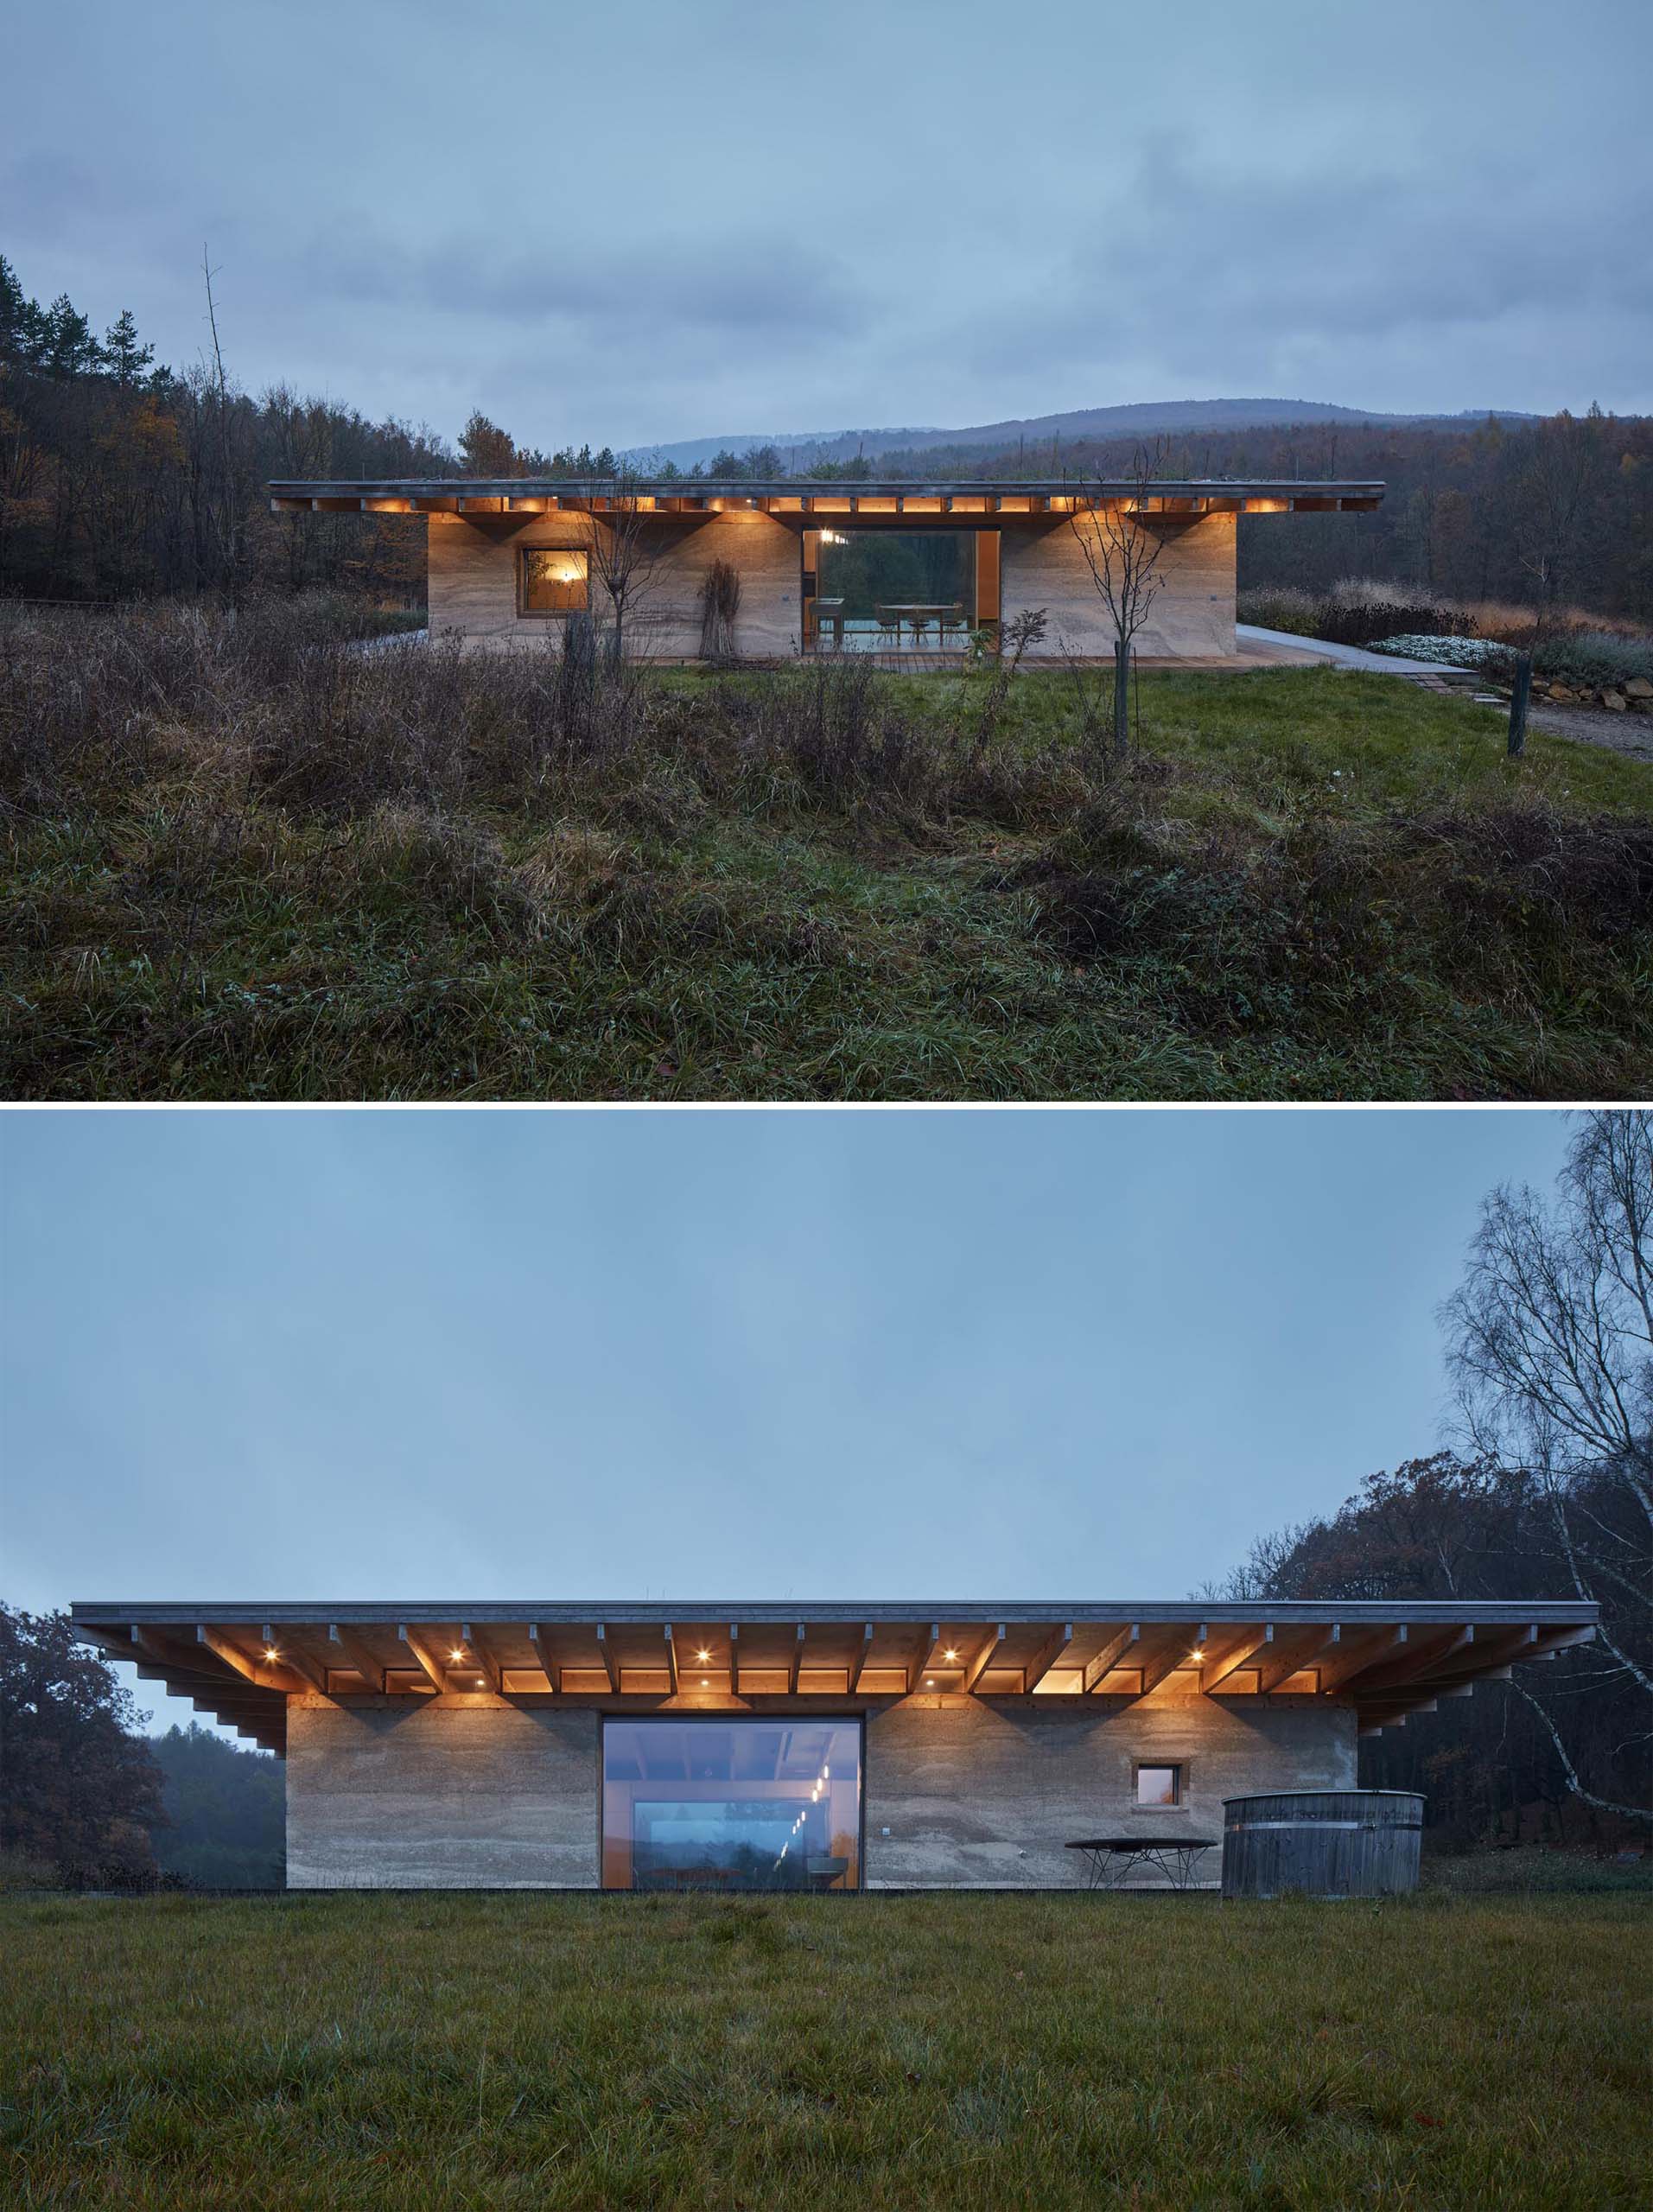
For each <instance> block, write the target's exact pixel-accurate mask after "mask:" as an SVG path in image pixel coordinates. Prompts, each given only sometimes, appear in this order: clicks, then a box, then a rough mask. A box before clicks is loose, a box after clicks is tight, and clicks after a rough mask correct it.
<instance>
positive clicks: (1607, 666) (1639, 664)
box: [1533, 630, 1653, 691]
mask: <svg viewBox="0 0 1653 2212" xmlns="http://www.w3.org/2000/svg"><path fill="white" fill-rule="evenodd" d="M1533 666H1534V668H1535V669H1536V671H1538V673H1539V675H1540V676H1542V677H1547V678H1548V680H1549V681H1550V682H1551V683H1570V684H1574V685H1575V686H1576V687H1577V688H1578V689H1579V690H1581V691H1605V690H1612V689H1613V688H1615V687H1617V686H1619V685H1623V684H1625V683H1629V682H1630V681H1631V677H1637V676H1644V677H1648V678H1649V680H1650V681H1653V638H1639V639H1637V638H1623V637H1615V636H1614V635H1613V634H1612V632H1609V631H1605V630H1583V631H1574V632H1568V633H1567V634H1565V635H1563V636H1561V637H1559V638H1554V639H1547V640H1546V641H1545V642H1544V643H1543V644H1542V645H1540V646H1539V647H1538V648H1537V650H1536V651H1535V653H1534V655H1533Z"/></svg>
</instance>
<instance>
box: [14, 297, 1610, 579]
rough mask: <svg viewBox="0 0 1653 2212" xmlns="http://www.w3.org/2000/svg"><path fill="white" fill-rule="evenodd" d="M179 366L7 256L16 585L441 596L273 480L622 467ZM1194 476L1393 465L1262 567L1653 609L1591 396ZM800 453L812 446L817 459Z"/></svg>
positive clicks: (1300, 525)
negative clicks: (30, 286)
mask: <svg viewBox="0 0 1653 2212" xmlns="http://www.w3.org/2000/svg"><path fill="white" fill-rule="evenodd" d="M202 277H203V283H204V284H205V286H206V289H207V302H208V306H209V308H211V306H212V295H211V277H212V272H211V270H208V269H207V268H206V267H205V266H203V270H202ZM213 330H214V335H213V344H212V347H211V350H210V352H209V353H204V354H203V355H202V357H201V358H200V359H198V360H196V361H195V362H194V363H193V364H192V365H188V366H186V367H183V368H172V367H168V366H166V365H157V364H156V359H155V349H154V347H153V346H150V345H149V344H147V343H146V342H145V341H144V340H143V335H142V334H141V332H140V331H139V329H138V327H137V321H136V319H135V317H134V316H133V315H132V314H131V312H130V309H123V310H122V311H121V313H120V314H119V315H118V316H117V317H116V319H115V321H113V322H112V323H111V324H110V325H109V327H107V329H105V332H104V333H103V335H102V336H101V337H99V335H98V334H96V332H95V331H94V329H93V327H92V322H91V320H90V318H89V317H88V316H87V315H85V314H84V313H83V312H82V311H81V310H80V309H79V308H77V307H76V306H75V305H74V303H73V301H72V300H71V299H70V298H69V297H68V296H67V293H61V294H60V295H59V296H58V297H57V298H56V299H55V300H54V301H52V302H50V304H49V305H42V304H41V302H38V301H36V300H34V299H32V298H30V297H29V295H28V294H27V293H26V292H25V290H24V289H23V286H22V282H21V280H20V279H19V277H17V274H16V270H14V269H13V268H12V266H11V264H10V263H9V262H8V261H7V260H6V259H5V257H3V256H0V594H4V595H9V596H13V597H29V598H44V599H73V600H108V599H125V598H133V597H137V596H140V595H143V594H169V593H202V592H213V593H218V594H226V595H228V596H230V597H232V598H237V597H239V596H241V595H243V594H246V593H248V592H251V591H257V590H281V591H295V590H300V589H303V588H310V587H318V586H319V587H323V588H334V589H353V590H359V591H364V592H368V593H374V594H383V595H398V596H401V597H403V598H404V599H405V600H408V601H412V600H414V599H416V598H417V597H418V596H419V595H420V594H422V592H423V574H424V532H423V524H421V523H419V522H418V521H416V520H415V519H414V518H407V517H398V516H395V515H380V516H372V517H366V516H355V515H351V516H343V515H339V516H332V515H280V516H277V515H272V514H270V512H269V505H268V500H267V499H266V497H265V490H264V487H265V486H266V484H267V483H268V482H269V481H270V480H271V479H272V478H292V479H298V480H312V479H323V478H341V479H344V480H382V479H393V478H398V477H453V476H461V475H468V476H488V477H506V478H508V477H512V476H537V477H547V478H551V479H559V478H560V479H564V480H613V479H615V478H620V477H624V476H625V475H626V474H628V473H630V472H629V470H628V467H627V464H626V463H625V462H623V461H620V459H618V458H617V457H616V455H615V454H614V451H613V449H612V448H610V447H608V446H606V445H604V446H601V447H599V448H596V449H595V450H593V448H592V447H591V446H590V444H589V443H584V444H582V445H581V446H579V447H578V448H575V447H574V446H573V445H571V444H570V445H565V446H563V447H559V448H556V450H555V451H553V452H550V453H546V452H542V451H540V450H539V449H538V448H534V447H531V446H524V445H519V444H518V442H517V441H516V440H515V439H514V438H513V437H512V435H511V433H510V432H509V431H507V430H505V429H503V428H502V427H501V426H500V425H499V423H495V422H493V420H492V419H491V418H490V417H489V416H486V415H485V414H484V413H482V412H481V411H480V410H475V411H474V412H473V413H472V415H471V416H470V418H469V420H468V421H467V423H466V424H465V427H464V429H463V430H462V431H461V434H460V436H459V439H458V441H457V443H456V445H450V444H449V443H448V441H447V440H446V439H445V438H444V437H442V435H440V434H439V433H438V432H436V431H435V430H432V429H429V427H428V426H425V425H423V424H421V425H419V426H417V427H416V426H414V425H412V424H410V423H404V422H401V421H399V420H397V419H396V418H395V417H390V418H387V419H386V420H385V421H384V422H379V423H375V422H372V421H370V420H369V419H368V418H367V417H366V416H364V415H363V414H361V413H360V412H359V410H356V409H354V408H351V407H348V406H346V405H344V404H341V403H340V402H338V401H335V400H332V399H326V398H317V397H308V396H304V395H302V394H300V393H298V392H296V391H294V390H293V389H292V388H291V387H290V386H289V385H285V384H276V385H270V386H269V387H268V388H267V389H265V390H264V391H262V392H260V393H259V394H258V395H257V397H254V396H253V395H251V394H250V393H248V392H246V391H243V390H241V389H240V388H239V386H238V384H237V383H236V381H235V379H234V377H233V376H232V374H231V373H230V372H228V370H227V369H226V365H225V363H224V360H223V359H222V356H221V354H220V353H219V350H218V341H217V337H216V322H215V319H214V321H213ZM1135 451H1136V448H1135V444H1134V442H1132V441H1130V440H1124V439H1121V440H1115V441H1111V442H1109V441H1102V440H1095V439H1090V440H1085V439H1070V440H1057V441H1054V442H1052V445H1051V446H1050V447H1049V448H1046V447H1044V446H1042V445H1041V446H1039V448H1036V449H1029V448H1027V446H1026V444H1025V443H1022V444H1019V445H1017V446H1014V447H1007V448H1002V449H1001V450H999V451H996V452H993V451H989V450H988V449H986V448H981V447H968V446H961V447H959V448H947V447H940V448H929V447H926V448H925V449H924V450H923V451H922V452H915V453H904V452H901V451H899V450H892V451H890V452H887V453H885V454H881V455H880V456H879V457H878V459H877V461H876V464H875V465H874V462H873V461H869V460H868V458H867V456H866V455H865V454H864V453H862V454H856V455H855V456H854V457H852V458H849V459H847V460H819V459H815V458H811V459H810V460H809V461H807V465H806V466H804V467H802V468H800V469H798V472H797V474H798V480H799V481H802V482H849V483H854V482H864V481H866V480H868V479H869V478H870V477H872V476H873V475H874V474H877V475H880V476H893V477H901V476H917V477H922V478H925V479H934V478H937V477H942V476H947V475H969V476H981V477H985V478H988V479H989V480H992V479H995V478H1007V477H1011V476H1016V475H1023V474H1045V475H1053V476H1066V477H1071V478H1073V479H1076V480H1089V479H1092V478H1096V477H1099V476H1100V477H1115V476H1126V475H1128V474H1129V473H1130V469H1131V467H1132V464H1133V460H1134V456H1135ZM1159 452H1160V474H1164V475H1166V476H1170V477H1180V476H1207V477H1218V476H1228V477H1245V476H1264V477H1284V478H1287V479H1294V480H1303V479H1307V478H1330V477H1338V476H1341V477H1345V478H1349V477H1353V478H1382V479H1383V480H1384V481H1385V482H1386V483H1387V484H1388V486H1389V493H1388V497H1387V498H1386V499H1385V500H1384V502H1383V505H1382V506H1381V507H1380V508H1378V509H1377V510H1376V512H1374V513H1371V514H1364V515H1309V514H1306V515H1299V516H1296V517H1294V518H1293V520H1292V522H1291V524H1290V525H1289V527H1287V526H1283V525H1282V524H1279V523H1277V522H1275V521H1273V520H1271V519H1270V518H1257V517H1253V518H1243V520H1242V522H1241V524H1240V575H1241V581H1242V582H1243V584H1246V585H1266V584H1294V585H1298V586H1300V587H1302V588H1307V589H1311V590H1312V589H1323V588H1326V586H1327V585H1329V584H1331V583H1333V582H1336V581H1338V579H1339V578H1340V577H1343V576H1345V575H1360V576H1370V577H1373V578H1380V579H1382V580H1383V581H1386V582H1395V583H1400V584H1408V585H1416V586H1422V587H1424V588H1427V589H1430V590H1433V591H1436V592H1440V593H1443V594H1447V595H1449V596H1452V597H1455V598H1459V599H1464V600H1470V601H1473V600H1486V599H1494V600H1497V599H1503V600H1514V601H1518V602H1519V603H1521V604H1523V605H1525V604H1528V603H1529V601H1532V600H1533V599H1534V598H1535V597H1537V598H1539V599H1541V600H1542V601H1546V602H1553V603H1556V604H1563V603H1571V604H1578V605H1581V606H1583V607H1586V608H1587V609H1588V610H1590V611H1592V612H1594V613H1600V614H1604V615H1611V616H1618V617H1624V618H1628V619H1630V620H1648V619H1649V618H1650V616H1653V420H1650V419H1649V418H1647V417H1644V416H1628V417H1621V416H1612V415H1605V414H1603V413H1602V411H1601V410H1600V409H1599V408H1594V407H1593V408H1592V409H1591V410H1589V412H1588V413H1587V414H1586V415H1584V416H1573V415H1570V414H1567V413H1562V414H1561V415H1558V416H1554V417H1552V418H1550V419H1548V420H1547V421H1542V422H1531V423H1528V422H1519V423H1516V422H1510V421H1508V420H1505V419H1500V418H1497V417H1489V418H1488V419H1487V420H1486V421H1485V423H1478V424H1469V425H1465V424H1459V423H1442V424H1439V425H1428V426H1388V425H1383V424H1371V425H1358V426H1351V425H1349V424H1346V423H1339V424H1337V425H1333V426H1326V425H1320V424H1286V425H1282V426H1281V427H1279V428H1276V429H1262V430H1259V429H1243V430H1234V431H1229V432H1221V431H1217V432H1209V433H1201V434H1200V435H1198V436H1182V437H1176V438H1170V439H1167V440H1163V441H1161V442H1160V448H1159ZM800 458H801V456H800ZM652 474H655V475H657V476H658V478H659V479H660V480H664V481H667V482H671V481H677V480H681V481H683V482H684V483H693V482H695V481H696V480H703V479H708V480H729V481H735V482H741V481H747V482H758V481H762V480H776V479H781V478H785V477H786V476H788V475H789V474H792V468H791V463H790V459H789V456H788V455H787V454H785V453H783V452H782V451H781V449H780V448H778V447H776V446H773V445H756V446H753V447H750V448H747V450H746V451H745V452H743V453H739V454H737V453H734V452H733V451H730V450H727V449H726V450H724V451H722V452H720V453H717V454H715V455H714V456H713V457H712V459H711V461H709V462H708V463H707V464H706V465H705V466H704V467H702V465H701V464H700V463H699V462H696V464H695V465H694V467H691V468H690V469H687V470H682V469H679V468H678V467H677V465H676V464H675V463H673V462H670V461H668V462H665V463H664V465H663V466H662V467H659V468H658V470H656V471H653V472H652Z"/></svg>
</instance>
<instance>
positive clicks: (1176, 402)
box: [623, 399, 1537, 468]
mask: <svg viewBox="0 0 1653 2212" xmlns="http://www.w3.org/2000/svg"><path fill="white" fill-rule="evenodd" d="M1489 415H1496V416H1497V418H1498V419H1499V421H1500V422H1504V423H1529V422H1534V421H1535V420H1536V419H1537V418H1536V416H1531V415H1521V414H1517V413H1516V411H1515V410H1513V409H1510V408H1506V407H1495V408H1486V407H1470V408H1465V410H1463V411H1462V413H1461V414H1458V415H1382V414H1374V413H1372V412H1371V411H1370V410H1368V409H1365V408H1361V407H1337V406H1333V405H1332V404H1331V403H1330V402H1328V401H1326V400H1319V399H1150V400H1139V401H1136V402H1135V403H1134V404H1131V405H1128V406H1123V407H1080V408H1076V409H1073V410H1071V411H1070V412H1069V413H1067V414H1065V415H1031V416H1025V417H1013V418H1011V419H1010V420H1008V421H1006V422H1003V423H972V424H970V425H969V426H968V427H966V428H964V429H957V430H944V429H936V428H934V427H933V426H925V427H923V428H907V429H859V430H761V431H760V430H752V431H740V432H734V433H731V434H730V435H728V437H721V438H682V439H679V440H677V442H674V443H672V444H670V445H659V446H634V447H633V448H631V450H630V451H629V452H627V453H626V454H625V455H624V456H623V458H624V459H625V460H626V461H632V462H634V463H637V464H639V465H641V466H643V467H663V466H664V464H665V463H666V462H667V461H675V462H676V463H677V467H679V468H692V467H694V465H695V463H696V461H698V462H699V463H700V464H701V466H702V467H705V465H706V464H707V462H709V461H710V460H711V459H712V457H713V455H714V454H717V453H721V452H723V451H725V450H727V451H728V452H730V453H734V454H742V453H745V452H747V450H748V449H749V448H751V447H753V446H775V447H778V448H779V450H780V452H781V453H782V454H784V455H785V458H786V461H787V464H788V466H789V467H808V466H809V465H810V463H811V462H813V461H850V460H853V459H854V457H855V454H858V453H862V454H866V456H867V458H868V460H869V461H875V460H876V459H877V458H878V456H879V454H883V453H922V452H925V450H927V449H928V448H931V447H937V446H945V447H948V448H953V449H958V448H974V449H978V450H980V451H981V452H982V453H1002V452H1003V451H1004V450H1005V448H1007V447H1008V446H1014V445H1016V444H1018V443H1021V444H1025V445H1027V447H1029V448H1032V449H1033V450H1034V451H1036V450H1037V448H1039V446H1040V445H1044V444H1048V443H1049V442H1050V441H1051V440H1052V439H1064V438H1065V439H1072V438H1119V437H1135V436H1141V437H1157V436H1158V435H1160V433H1161V432H1162V431H1163V432H1167V433H1171V432H1176V431H1190V430H1211V431H1216V430H1248V429H1261V428H1263V427H1265V426H1266V427H1270V428H1272V427H1273V426H1275V425H1276V424H1285V423H1348V424H1350V425H1351V427H1352V426H1353V425H1355V424H1357V423H1364V424H1379V425H1402V426H1404V427H1407V428H1409V429H1428V428H1430V427H1432V426H1435V425H1438V426H1440V428H1441V429H1446V428H1447V427H1449V426H1453V425H1456V424H1459V423H1465V422H1471V423H1482V422H1485V420H1486V418H1487V416H1489Z"/></svg>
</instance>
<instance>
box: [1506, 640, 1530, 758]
mask: <svg viewBox="0 0 1653 2212" xmlns="http://www.w3.org/2000/svg"><path fill="white" fill-rule="evenodd" d="M1532 688H1533V657H1532V655H1531V654H1530V653H1529V652H1528V653H1519V654H1517V655H1516V682H1515V689H1514V690H1512V691H1511V692H1510V748H1509V750H1510V759H1511V760H1518V759H1519V758H1520V756H1521V754H1522V753H1524V752H1525V751H1526V749H1527V702H1528V701H1529V699H1530V698H1531V696H1532Z"/></svg>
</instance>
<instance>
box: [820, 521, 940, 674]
mask: <svg viewBox="0 0 1653 2212" xmlns="http://www.w3.org/2000/svg"><path fill="white" fill-rule="evenodd" d="M975 626H976V536H975V533H974V532H973V531H968V530H823V531H821V532H820V533H819V536H818V538H817V554H816V582H815V595H814V599H813V601H812V613H811V631H810V637H809V642H810V643H811V645H814V646H815V648H816V649H817V651H819V652H826V651H830V650H835V649H836V650H842V651H843V652H857V651H858V652H895V651H902V652H906V651H919V652H963V651H964V649H965V647H966V645H968V644H969V642H970V632H971V630H972V629H973V628H974V627H975Z"/></svg>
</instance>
